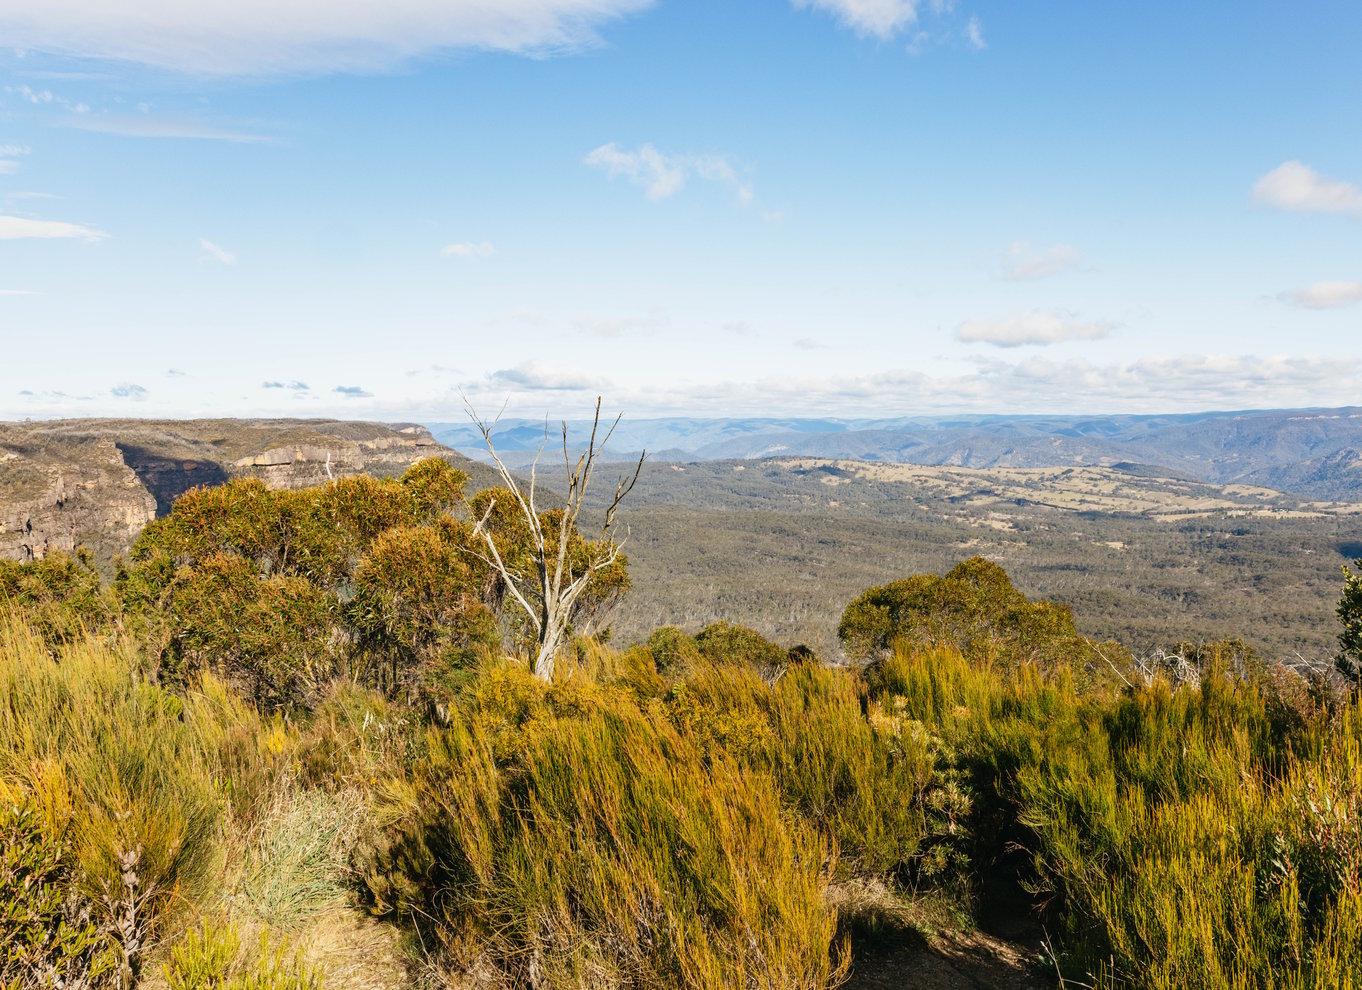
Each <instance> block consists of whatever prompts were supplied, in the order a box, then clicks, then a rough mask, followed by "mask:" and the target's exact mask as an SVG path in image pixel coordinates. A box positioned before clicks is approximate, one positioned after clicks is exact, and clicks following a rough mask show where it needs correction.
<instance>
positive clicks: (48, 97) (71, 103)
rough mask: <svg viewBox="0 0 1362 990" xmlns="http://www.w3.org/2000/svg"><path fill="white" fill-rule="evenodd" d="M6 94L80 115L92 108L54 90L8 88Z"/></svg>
mask: <svg viewBox="0 0 1362 990" xmlns="http://www.w3.org/2000/svg"><path fill="white" fill-rule="evenodd" d="M3 23H4V15H3V14H2V13H0V25H3ZM5 92H6V93H13V94H15V95H16V96H18V97H19V98H20V99H22V100H24V101H25V102H27V103H32V104H33V105H34V106H46V105H48V104H52V105H54V106H59V107H62V108H64V109H66V110H69V111H71V112H72V113H77V114H79V113H89V112H90V108H89V107H88V106H87V105H86V104H84V103H78V102H77V101H75V100H71V99H68V98H66V97H65V96H59V95H57V94H56V93H54V92H52V90H50V89H42V90H38V89H33V88H32V87H31V86H6V87H5Z"/></svg>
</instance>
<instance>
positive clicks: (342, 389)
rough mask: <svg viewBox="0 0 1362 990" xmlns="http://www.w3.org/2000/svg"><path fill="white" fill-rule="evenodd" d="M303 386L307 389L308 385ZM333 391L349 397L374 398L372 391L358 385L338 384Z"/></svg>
mask: <svg viewBox="0 0 1362 990" xmlns="http://www.w3.org/2000/svg"><path fill="white" fill-rule="evenodd" d="M303 388H304V389H305V388H307V386H306V385H304V386H303ZM300 391H301V390H300ZM331 391H332V392H335V393H336V394H337V395H343V396H345V397H346V398H347V399H369V398H372V397H373V394H374V393H372V392H368V391H365V390H364V389H363V388H361V387H360V386H358V385H337V386H336V387H335V388H333V389H332V390H331Z"/></svg>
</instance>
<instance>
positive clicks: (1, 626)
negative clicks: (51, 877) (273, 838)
mask: <svg viewBox="0 0 1362 990" xmlns="http://www.w3.org/2000/svg"><path fill="white" fill-rule="evenodd" d="M207 721H208V717H207V715H206V714H205V713H204V712H203V711H202V710H201V709H200V708H199V707H198V706H197V705H196V704H195V701H194V699H193V697H191V698H189V699H182V698H179V697H176V696H175V695H172V694H170V693H169V692H167V691H165V690H163V689H162V688H159V687H157V686H155V685H153V684H149V683H147V682H146V681H145V680H143V679H142V678H141V677H140V676H139V674H138V672H137V668H136V661H135V657H133V656H132V654H131V651H130V650H129V649H128V648H127V647H126V646H120V647H118V648H116V649H114V648H109V647H106V646H104V645H101V644H99V643H97V642H94V641H90V640H87V641H84V642H81V643H72V644H70V645H68V646H67V647H66V648H65V649H64V650H63V651H62V654H61V657H60V659H59V660H57V661H54V660H53V659H52V657H51V656H49V654H48V652H47V649H46V647H45V646H44V644H43V643H42V641H41V640H40V639H39V638H38V637H37V636H36V635H35V634H34V633H33V632H32V631H31V630H30V629H28V628H27V627H26V626H23V625H21V624H20V623H19V622H18V621H16V620H15V619H13V618H12V617H8V616H3V615H0V801H7V802H11V803H19V802H23V801H27V802H29V803H30V804H31V805H32V806H33V807H34V808H36V809H37V810H38V811H39V813H40V814H41V818H42V828H43V832H44V834H45V835H47V836H48V837H50V839H51V840H52V841H54V842H57V843H60V844H61V846H62V847H63V848H64V849H69V850H70V852H71V855H72V859H71V864H72V867H73V868H76V869H78V872H79V874H80V884H81V890H82V893H83V894H84V895H85V896H86V897H87V898H89V899H90V900H91V901H95V902H99V903H103V902H104V901H105V900H106V899H107V900H108V901H109V902H110V903H111V904H113V905H115V906H118V905H122V907H119V910H120V912H122V910H123V908H125V907H126V906H127V905H126V904H124V902H125V901H131V902H132V903H133V907H134V908H135V914H136V917H137V921H136V926H137V928H138V930H139V932H141V933H142V934H145V933H146V932H148V931H155V930H156V929H157V927H158V926H159V924H160V921H161V917H162V915H163V914H164V913H165V912H166V911H167V910H168V909H169V908H171V907H173V906H175V905H185V904H192V903H194V902H195V901H196V900H197V899H199V898H200V897H202V896H204V895H206V894H207V893H208V892H209V891H210V889H211V887H212V885H213V882H214V881H213V874H214V868H215V865H216V857H217V841H216V838H217V835H218V832H219V814H220V811H221V808H222V802H221V799H220V797H219V790H218V788H217V786H216V785H215V782H214V770H215V764H216V759H215V757H216V754H215V753H214V752H213V750H212V747H211V746H210V745H209V744H208V743H206V742H205V739H204V736H203V735H201V734H200V733H201V732H203V733H206V734H208V735H212V734H213V733H212V732H210V731H209V727H208V726H207V725H206V724H205V723H206V722H207ZM129 872H131V873H132V874H133V875H134V876H135V884H134V885H132V886H133V888H134V889H129V885H128V884H127V883H125V874H126V873H129ZM108 920H110V921H112V919H108ZM131 937H132V934H131V933H127V936H126V938H125V941H127V940H128V939H130V938H131Z"/></svg>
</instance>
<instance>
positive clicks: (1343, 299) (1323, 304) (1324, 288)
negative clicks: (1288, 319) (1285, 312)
mask: <svg viewBox="0 0 1362 990" xmlns="http://www.w3.org/2000/svg"><path fill="white" fill-rule="evenodd" d="M1281 298H1282V300H1283V301H1284V302H1288V303H1291V304H1292V305H1293V306H1304V307H1305V308H1306V309H1334V308H1336V307H1338V306H1346V305H1348V304H1349V303H1355V302H1359V301H1362V282H1344V281H1336V282H1316V283H1315V284H1314V285H1310V286H1307V287H1306V288H1304V289H1296V290H1295V291H1294V292H1284V293H1282V295H1281Z"/></svg>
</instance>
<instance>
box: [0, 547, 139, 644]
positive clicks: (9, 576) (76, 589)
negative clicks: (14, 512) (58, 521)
mask: <svg viewBox="0 0 1362 990" xmlns="http://www.w3.org/2000/svg"><path fill="white" fill-rule="evenodd" d="M5 608H8V609H11V610H15V611H20V610H21V611H22V612H23V615H24V619H25V621H26V622H28V624H29V625H30V626H31V627H32V628H33V629H34V630H35V631H36V632H37V633H38V634H39V635H40V636H41V637H42V639H43V641H44V642H46V643H47V644H48V645H49V646H54V647H55V646H57V645H59V644H61V643H68V642H71V641H72V640H75V639H79V638H81V637H82V636H84V635H85V634H86V632H100V631H102V630H105V629H107V628H109V627H110V625H111V624H112V623H113V620H114V610H113V608H112V607H111V605H110V602H109V598H108V595H106V594H105V592H104V591H103V590H102V589H101V587H100V582H99V574H98V573H96V572H95V569H94V567H93V565H92V564H91V563H90V556H89V555H88V554H87V553H85V552H84V551H83V550H78V551H77V552H76V554H75V556H71V555H69V554H64V553H54V554H49V555H48V556H46V557H43V558H42V559H41V560H34V561H30V562H28V563H24V564H18V563H15V562H13V561H9V560H0V609H5Z"/></svg>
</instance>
